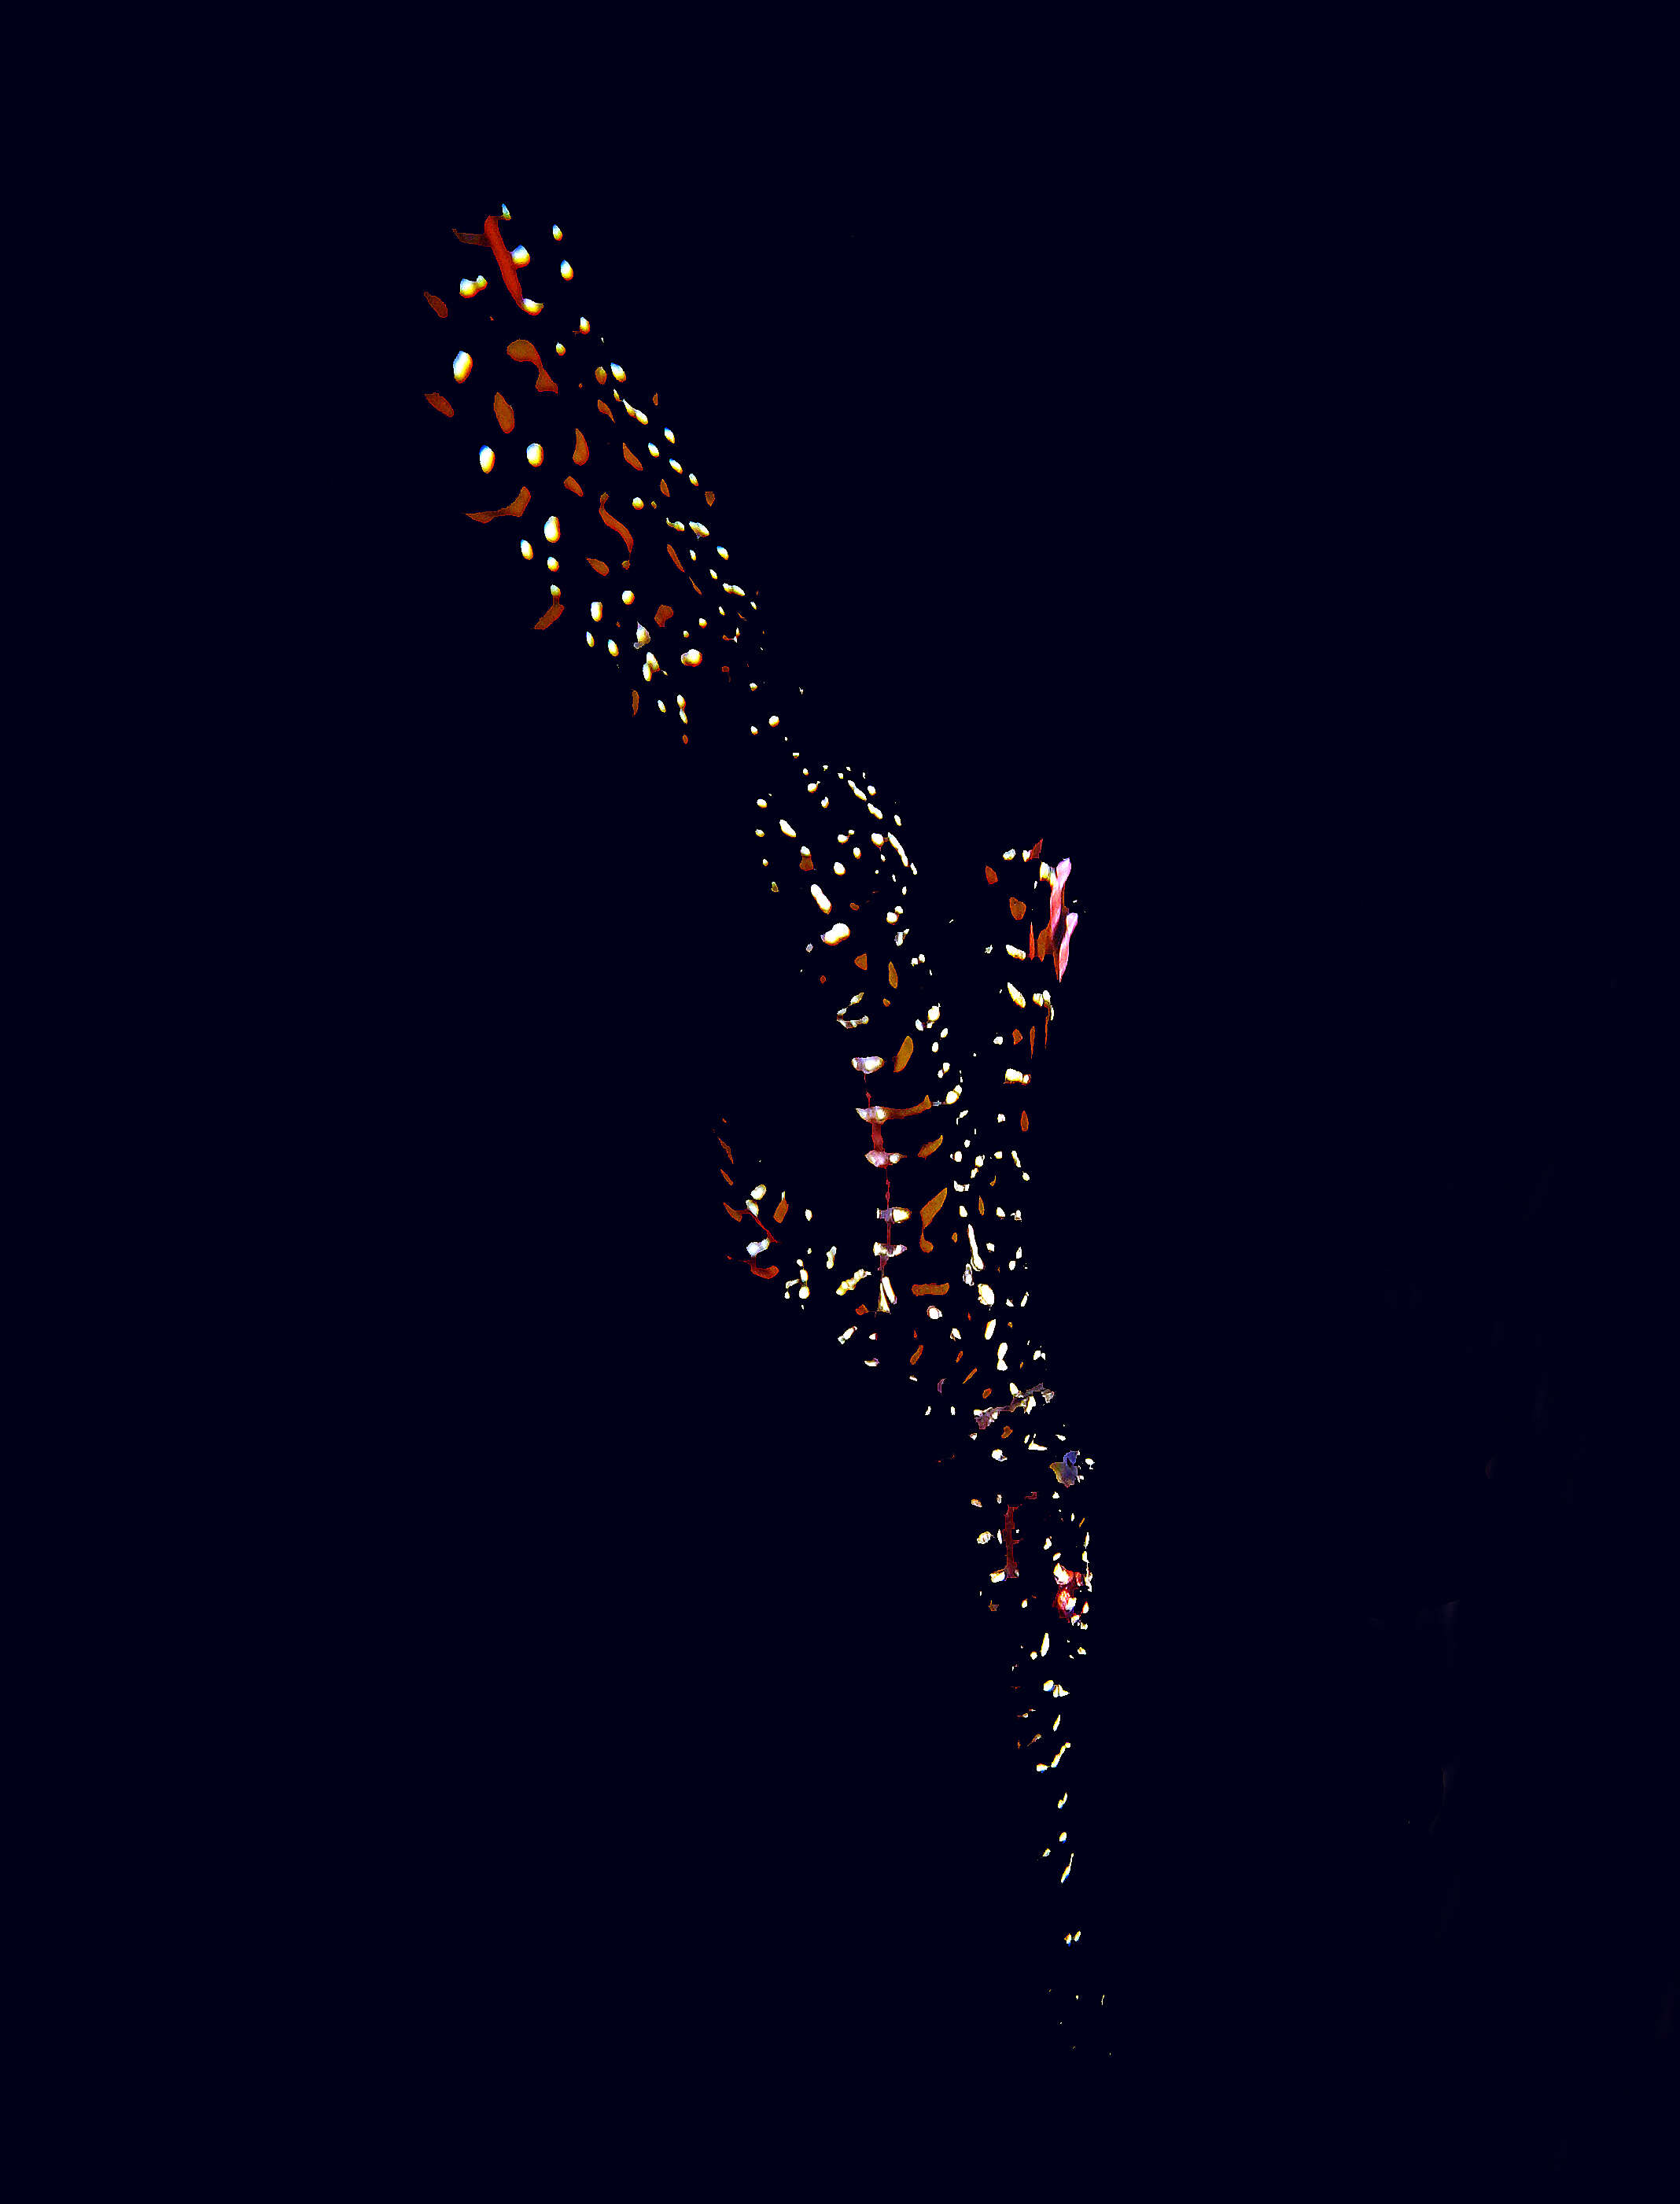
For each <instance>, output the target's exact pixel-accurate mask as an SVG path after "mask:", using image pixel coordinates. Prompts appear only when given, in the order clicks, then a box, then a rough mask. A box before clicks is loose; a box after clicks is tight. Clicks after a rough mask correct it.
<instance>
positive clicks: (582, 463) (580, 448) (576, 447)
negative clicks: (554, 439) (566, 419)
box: [571, 429, 589, 467]
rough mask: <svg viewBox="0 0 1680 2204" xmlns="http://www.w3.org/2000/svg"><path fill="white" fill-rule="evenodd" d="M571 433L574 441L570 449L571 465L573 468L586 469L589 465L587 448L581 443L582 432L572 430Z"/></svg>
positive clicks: (586, 445)
mask: <svg viewBox="0 0 1680 2204" xmlns="http://www.w3.org/2000/svg"><path fill="white" fill-rule="evenodd" d="M571 433H572V435H573V437H574V438H575V439H576V441H575V442H574V443H573V445H572V447H571V464H572V465H573V466H575V467H587V466H588V465H589V446H588V444H586V443H585V442H584V441H583V430H581V429H574V430H572V432H571Z"/></svg>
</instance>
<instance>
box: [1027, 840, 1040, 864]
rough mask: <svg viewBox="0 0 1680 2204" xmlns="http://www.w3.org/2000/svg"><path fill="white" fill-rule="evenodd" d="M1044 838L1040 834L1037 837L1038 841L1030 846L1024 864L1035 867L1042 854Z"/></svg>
mask: <svg viewBox="0 0 1680 2204" xmlns="http://www.w3.org/2000/svg"><path fill="white" fill-rule="evenodd" d="M1043 854H1044V836H1043V835H1042V834H1041V835H1040V836H1039V837H1038V840H1037V841H1036V842H1035V843H1034V844H1032V848H1031V849H1030V850H1028V851H1027V853H1026V862H1027V863H1028V864H1029V865H1036V864H1037V863H1038V860H1039V858H1040V857H1041V856H1043Z"/></svg>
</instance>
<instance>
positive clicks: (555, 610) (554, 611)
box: [531, 597, 565, 630]
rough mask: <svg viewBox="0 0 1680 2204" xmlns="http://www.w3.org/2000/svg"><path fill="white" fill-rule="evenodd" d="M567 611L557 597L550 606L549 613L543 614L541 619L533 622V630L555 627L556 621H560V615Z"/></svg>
mask: <svg viewBox="0 0 1680 2204" xmlns="http://www.w3.org/2000/svg"><path fill="white" fill-rule="evenodd" d="M564 611H565V606H564V605H563V604H562V603H561V601H560V600H559V598H558V597H556V598H555V600H554V601H553V604H552V605H550V606H549V607H548V609H547V612H546V613H543V615H542V617H541V619H536V620H533V621H532V622H531V626H532V628H533V630H535V629H537V628H544V627H553V625H554V623H555V621H556V620H557V619H559V616H560V614H561V613H563V612H564Z"/></svg>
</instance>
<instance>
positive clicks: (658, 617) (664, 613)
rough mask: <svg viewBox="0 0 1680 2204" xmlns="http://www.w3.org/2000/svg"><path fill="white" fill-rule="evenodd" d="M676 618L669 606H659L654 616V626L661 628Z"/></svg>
mask: <svg viewBox="0 0 1680 2204" xmlns="http://www.w3.org/2000/svg"><path fill="white" fill-rule="evenodd" d="M676 617H677V615H676V613H675V612H674V611H673V609H672V608H671V606H669V605H660V607H658V609H657V610H656V611H655V613H654V626H655V627H663V626H664V625H665V622H666V621H667V620H668V619H675V618H676Z"/></svg>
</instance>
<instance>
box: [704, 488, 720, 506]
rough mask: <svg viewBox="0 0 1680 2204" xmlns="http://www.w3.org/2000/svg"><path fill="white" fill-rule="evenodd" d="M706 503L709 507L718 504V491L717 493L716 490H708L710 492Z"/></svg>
mask: <svg viewBox="0 0 1680 2204" xmlns="http://www.w3.org/2000/svg"><path fill="white" fill-rule="evenodd" d="M706 502H707V505H715V504H716V503H717V502H718V493H717V491H716V490H714V489H708V490H707V493H706Z"/></svg>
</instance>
